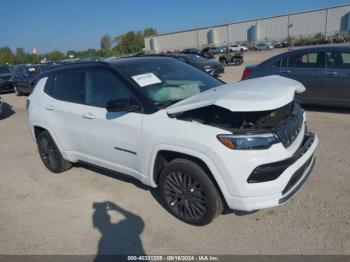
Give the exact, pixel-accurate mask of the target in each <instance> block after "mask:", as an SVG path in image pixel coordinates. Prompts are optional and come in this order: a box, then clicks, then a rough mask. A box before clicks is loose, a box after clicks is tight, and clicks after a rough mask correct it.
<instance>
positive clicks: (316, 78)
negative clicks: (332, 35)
mask: <svg viewBox="0 0 350 262" xmlns="http://www.w3.org/2000/svg"><path fill="white" fill-rule="evenodd" d="M321 66H322V53H319V52H315V51H310V52H298V53H292V54H290V55H289V56H288V57H287V59H285V60H284V61H283V63H282V66H281V67H280V68H279V69H278V74H279V75H281V76H284V77H288V78H291V79H295V80H297V81H299V82H301V83H302V84H303V85H304V86H305V87H306V91H305V92H303V93H301V94H297V96H296V98H297V99H299V100H301V101H302V102H307V103H312V102H313V101H316V100H317V99H318V98H319V97H320V87H321Z"/></svg>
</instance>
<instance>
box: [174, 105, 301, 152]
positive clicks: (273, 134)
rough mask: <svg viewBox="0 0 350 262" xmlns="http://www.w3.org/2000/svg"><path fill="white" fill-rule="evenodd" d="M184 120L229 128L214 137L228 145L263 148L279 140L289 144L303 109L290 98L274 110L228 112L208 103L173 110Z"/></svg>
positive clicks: (243, 147) (297, 129) (238, 147)
mask: <svg viewBox="0 0 350 262" xmlns="http://www.w3.org/2000/svg"><path fill="white" fill-rule="evenodd" d="M176 118H177V119H179V120H184V121H195V122H199V123H202V124H204V125H209V126H214V127H218V128H221V129H224V130H227V131H230V132H232V135H233V136H231V135H222V136H219V137H218V139H219V140H220V142H222V143H223V144H224V145H225V146H227V147H229V148H231V149H266V148H269V147H270V146H271V145H272V144H274V143H278V142H281V143H282V144H283V145H284V147H286V148H287V147H288V146H290V145H291V144H292V143H293V142H294V140H295V139H296V137H297V136H298V134H299V132H300V130H301V128H302V125H303V121H304V119H303V110H302V109H301V107H300V105H299V104H297V103H295V102H290V103H288V104H287V105H285V106H282V107H280V108H278V109H274V110H265V111H256V112H232V111H230V110H228V109H225V108H222V107H219V106H216V105H210V106H206V107H201V108H197V109H193V110H189V111H185V112H182V113H180V114H176Z"/></svg>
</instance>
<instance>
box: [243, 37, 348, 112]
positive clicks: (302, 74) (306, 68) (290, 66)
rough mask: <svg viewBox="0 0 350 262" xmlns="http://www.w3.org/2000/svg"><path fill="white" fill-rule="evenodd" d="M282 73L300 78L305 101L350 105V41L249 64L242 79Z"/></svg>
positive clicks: (289, 76) (309, 102) (298, 79)
mask: <svg viewBox="0 0 350 262" xmlns="http://www.w3.org/2000/svg"><path fill="white" fill-rule="evenodd" d="M268 75H281V76H284V77H288V78H291V79H295V80H297V81H299V82H301V83H302V84H303V85H304V86H305V87H306V92H304V93H302V94H298V95H297V99H298V100H299V101H300V102H302V103H304V104H314V105H331V106H341V107H350V44H333V45H320V46H311V47H306V48H302V49H296V50H291V51H288V52H285V53H283V54H280V55H277V56H274V57H272V58H270V59H268V60H266V61H264V62H262V63H261V64H259V65H256V66H254V65H253V66H252V65H251V66H248V67H246V69H245V71H244V73H243V77H242V80H244V79H251V78H257V77H261V76H268Z"/></svg>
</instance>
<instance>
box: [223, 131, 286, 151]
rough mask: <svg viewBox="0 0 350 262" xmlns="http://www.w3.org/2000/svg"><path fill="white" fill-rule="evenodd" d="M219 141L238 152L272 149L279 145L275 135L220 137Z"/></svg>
mask: <svg viewBox="0 0 350 262" xmlns="http://www.w3.org/2000/svg"><path fill="white" fill-rule="evenodd" d="M217 138H218V140H219V141H220V142H221V143H222V144H223V145H225V146H226V147H228V148H230V149H236V150H249V149H252V150H259V149H267V148H270V147H271V146H272V145H273V144H276V143H279V139H278V137H277V136H276V135H275V134H261V135H218V136H217Z"/></svg>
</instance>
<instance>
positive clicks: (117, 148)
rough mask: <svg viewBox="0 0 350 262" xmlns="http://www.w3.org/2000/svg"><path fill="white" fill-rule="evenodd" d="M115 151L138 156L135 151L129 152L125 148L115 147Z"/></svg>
mask: <svg viewBox="0 0 350 262" xmlns="http://www.w3.org/2000/svg"><path fill="white" fill-rule="evenodd" d="M114 149H115V150H119V151H123V152H126V153H130V154H133V155H137V153H136V152H134V151H130V150H127V149H124V148H120V147H116V146H115V147H114Z"/></svg>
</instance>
